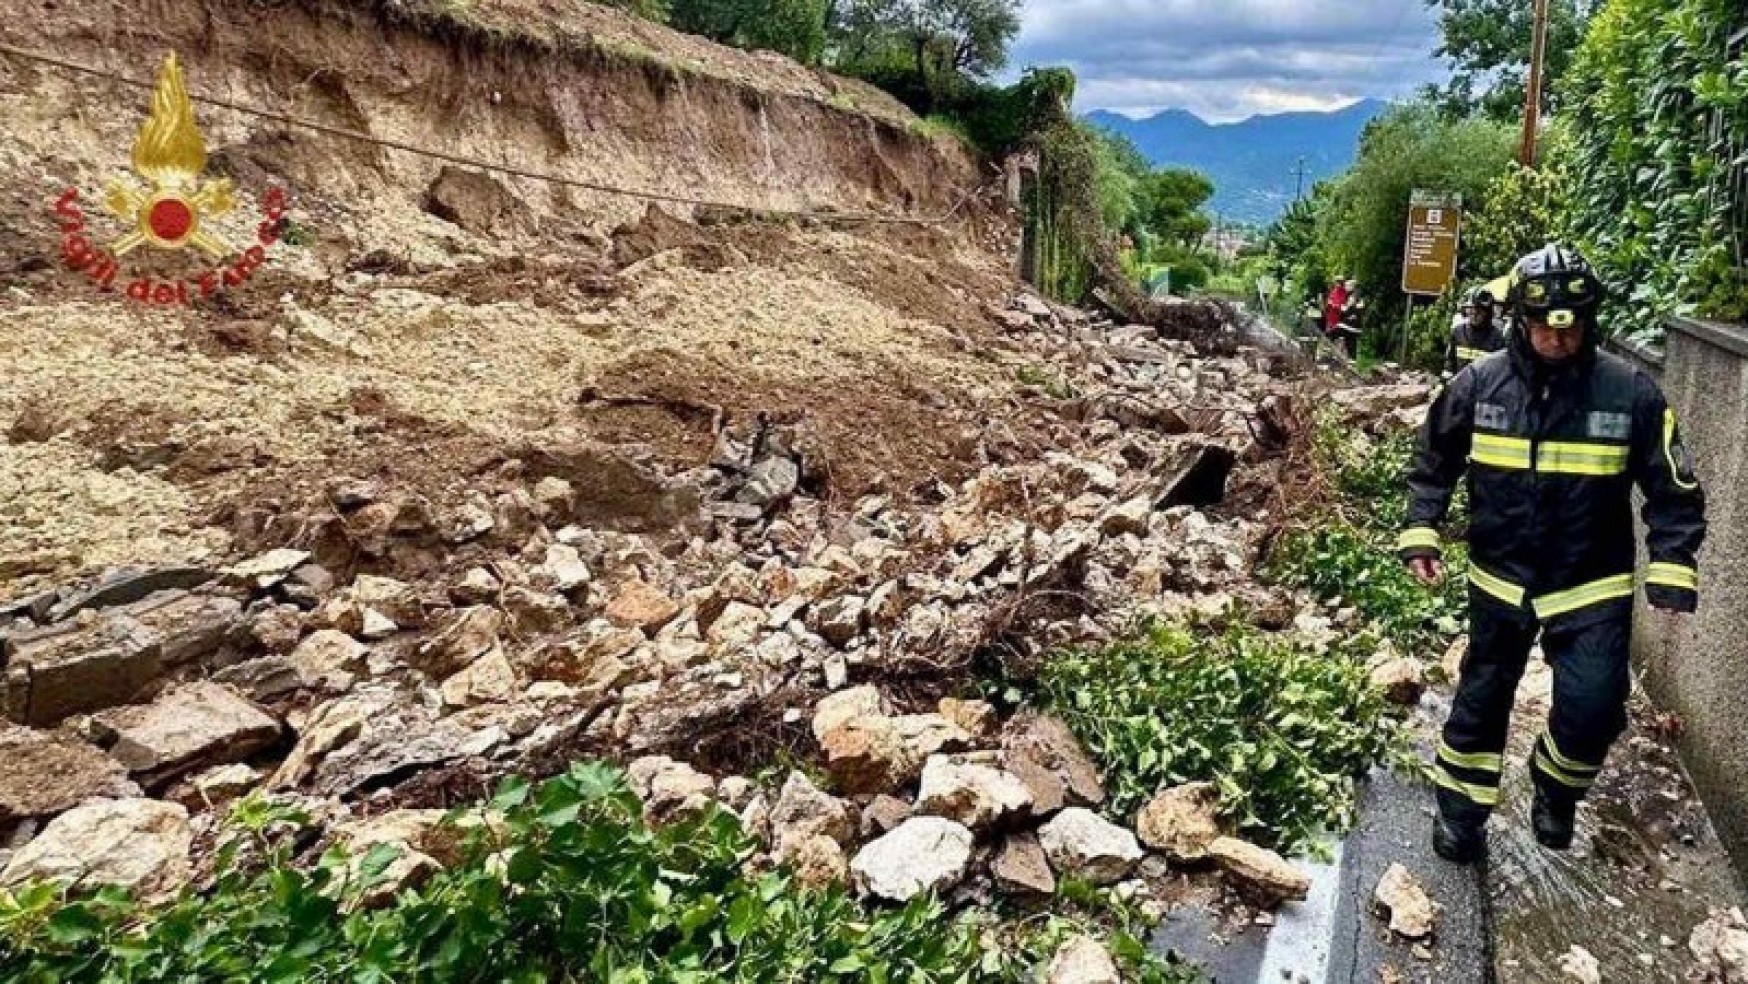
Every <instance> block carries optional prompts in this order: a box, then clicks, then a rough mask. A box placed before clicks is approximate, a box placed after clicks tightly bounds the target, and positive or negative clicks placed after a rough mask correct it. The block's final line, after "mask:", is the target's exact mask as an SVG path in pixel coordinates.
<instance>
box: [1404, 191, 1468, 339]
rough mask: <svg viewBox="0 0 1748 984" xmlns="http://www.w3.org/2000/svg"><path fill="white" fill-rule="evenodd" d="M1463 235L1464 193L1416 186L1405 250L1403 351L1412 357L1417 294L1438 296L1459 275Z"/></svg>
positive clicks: (1412, 199) (1410, 206) (1410, 204)
mask: <svg viewBox="0 0 1748 984" xmlns="http://www.w3.org/2000/svg"><path fill="white" fill-rule="evenodd" d="M1462 235H1463V196H1461V195H1445V194H1440V193H1437V192H1431V191H1421V190H1418V189H1416V190H1415V192H1414V195H1413V197H1412V198H1411V199H1410V200H1409V204H1408V241H1407V244H1406V246H1405V247H1404V249H1403V251H1402V293H1404V294H1407V295H1408V315H1407V320H1405V321H1404V322H1403V325H1402V351H1401V354H1400V356H1399V357H1398V360H1397V361H1398V362H1406V361H1407V360H1408V327H1409V325H1410V324H1412V323H1413V320H1414V299H1415V298H1416V297H1420V296H1425V297H1437V296H1438V295H1440V294H1442V293H1444V292H1445V290H1446V288H1448V287H1450V285H1451V281H1452V280H1455V279H1456V276H1457V251H1458V249H1459V247H1460V245H1461V240H1462Z"/></svg>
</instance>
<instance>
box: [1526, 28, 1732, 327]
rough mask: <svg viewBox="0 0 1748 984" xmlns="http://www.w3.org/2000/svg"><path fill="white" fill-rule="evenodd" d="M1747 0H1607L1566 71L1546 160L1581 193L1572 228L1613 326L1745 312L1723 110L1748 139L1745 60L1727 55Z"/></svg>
mask: <svg viewBox="0 0 1748 984" xmlns="http://www.w3.org/2000/svg"><path fill="white" fill-rule="evenodd" d="M1743 26H1748V13H1744V12H1743V10H1742V9H1741V0H1608V3H1607V4H1606V5H1605V6H1604V7H1603V9H1602V10H1601V11H1600V12H1599V13H1598V14H1597V15H1596V17H1595V18H1594V19H1593V20H1592V22H1591V25H1590V30H1589V33H1588V34H1587V35H1586V37H1585V39H1584V43H1583V45H1582V46H1581V47H1580V49H1579V52H1578V56H1577V59H1576V61H1575V63H1574V65H1573V67H1572V69H1571V71H1570V72H1569V74H1568V75H1567V76H1566V78H1565V79H1564V80H1563V100H1562V105H1563V106H1564V111H1563V112H1562V115H1561V117H1560V118H1559V120H1558V121H1557V126H1556V128H1555V131H1554V134H1553V138H1552V140H1551V141H1550V147H1549V155H1548V156H1549V163H1550V165H1551V166H1553V167H1555V168H1558V169H1560V170H1561V171H1562V172H1563V177H1564V179H1565V181H1566V182H1567V183H1568V185H1569V187H1570V188H1571V190H1572V195H1571V196H1570V198H1569V199H1568V201H1569V209H1568V213H1567V215H1566V217H1565V218H1566V222H1567V225H1568V226H1569V227H1570V228H1571V230H1572V231H1573V232H1574V233H1576V235H1577V237H1578V239H1579V240H1580V243H1581V245H1582V246H1583V247H1585V249H1586V250H1587V251H1588V252H1589V254H1590V255H1591V257H1592V260H1593V261H1594V262H1596V263H1597V265H1598V266H1599V267H1600V268H1601V270H1602V272H1603V275H1604V277H1605V279H1607V280H1608V281H1609V283H1610V285H1611V286H1612V287H1613V288H1614V289H1615V291H1616V296H1617V298H1618V299H1619V300H1621V301H1623V302H1624V303H1623V304H1620V305H1617V306H1616V307H1614V309H1613V313H1612V319H1611V320H1612V327H1613V328H1614V330H1616V331H1617V332H1624V333H1627V334H1632V335H1635V336H1639V337H1654V336H1656V335H1658V334H1660V332H1661V319H1662V318H1663V316H1665V315H1667V314H1670V313H1682V314H1700V315H1705V316H1709V317H1715V318H1722V319H1730V320H1742V319H1743V318H1744V317H1745V316H1748V282H1745V281H1744V278H1743V273H1742V271H1741V269H1740V268H1739V267H1738V265H1737V263H1738V257H1737V255H1736V248H1737V247H1736V246H1735V244H1734V237H1735V236H1739V235H1741V230H1733V229H1732V228H1731V221H1730V212H1731V202H1730V200H1729V194H1728V175H1729V161H1728V159H1727V158H1726V156H1725V155H1724V154H1723V153H1721V152H1720V151H1722V150H1723V148H1722V147H1720V146H1718V145H1716V144H1715V143H1714V141H1713V139H1712V130H1711V128H1712V125H1713V118H1714V115H1715V114H1718V113H1721V114H1722V116H1723V118H1724V120H1725V121H1726V124H1727V128H1728V129H1729V130H1730V131H1733V133H1734V136H1735V139H1736V141H1737V153H1741V148H1742V146H1743V144H1744V142H1748V62H1744V61H1743V60H1741V59H1738V60H1737V61H1736V62H1734V63H1730V62H1728V60H1727V57H1726V48H1727V43H1728V38H1729V36H1730V34H1731V33H1732V31H1734V30H1736V29H1739V28H1741V27H1743Z"/></svg>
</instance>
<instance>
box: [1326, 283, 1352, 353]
mask: <svg viewBox="0 0 1748 984" xmlns="http://www.w3.org/2000/svg"><path fill="white" fill-rule="evenodd" d="M1347 285H1348V281H1347V279H1346V278H1344V277H1337V278H1336V281H1335V286H1333V287H1331V288H1329V296H1328V297H1326V298H1324V300H1323V334H1324V335H1325V336H1326V337H1328V338H1331V339H1339V338H1340V337H1341V318H1342V315H1343V314H1344V313H1345V312H1346V311H1347V301H1348V288H1347Z"/></svg>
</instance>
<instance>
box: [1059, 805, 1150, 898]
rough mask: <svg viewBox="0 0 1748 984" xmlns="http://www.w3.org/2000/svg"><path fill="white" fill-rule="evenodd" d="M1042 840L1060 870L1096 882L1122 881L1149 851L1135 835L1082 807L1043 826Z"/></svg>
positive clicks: (1060, 814) (1067, 812)
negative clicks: (1143, 847)
mask: <svg viewBox="0 0 1748 984" xmlns="http://www.w3.org/2000/svg"><path fill="white" fill-rule="evenodd" d="M1038 842H1039V843H1040V844H1042V845H1043V846H1044V853H1045V855H1047V856H1048V857H1049V858H1050V864H1051V866H1052V867H1053V868H1055V869H1056V870H1057V871H1058V872H1060V873H1062V874H1065V875H1078V876H1080V877H1082V878H1086V879H1087V880H1089V881H1091V882H1092V883H1093V884H1095V885H1112V884H1115V883H1117V882H1119V881H1122V880H1123V878H1124V877H1125V876H1127V875H1128V874H1129V872H1130V871H1132V870H1134V868H1135V865H1136V864H1138V863H1140V861H1141V858H1142V857H1143V856H1144V854H1145V852H1143V851H1142V850H1141V845H1140V843H1139V842H1137V841H1136V840H1135V835H1134V834H1132V833H1130V832H1129V831H1127V830H1124V829H1123V828H1122V827H1119V826H1117V825H1116V824H1114V823H1111V822H1110V821H1108V820H1106V819H1104V818H1103V817H1101V816H1099V815H1098V814H1096V813H1094V812H1093V811H1091V810H1088V809H1086V808H1084V807H1078V806H1077V807H1072V808H1070V809H1066V810H1063V811H1062V812H1061V813H1059V814H1057V815H1056V816H1055V817H1054V818H1052V819H1051V821H1050V822H1049V823H1047V824H1045V825H1044V826H1043V827H1041V828H1039V830H1038Z"/></svg>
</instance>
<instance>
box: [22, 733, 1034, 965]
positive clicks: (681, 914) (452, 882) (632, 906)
mask: <svg viewBox="0 0 1748 984" xmlns="http://www.w3.org/2000/svg"><path fill="white" fill-rule="evenodd" d="M492 806H493V807H494V808H495V809H497V810H501V811H503V821H502V825H501V828H499V829H498V830H497V832H496V833H484V832H482V833H479V834H476V835H474V837H473V839H472V843H471V846H470V848H469V851H468V855H467V859H466V861H465V862H464V863H460V864H457V865H455V866H453V867H451V868H450V869H448V870H446V871H444V872H441V873H439V874H437V875H435V876H433V877H432V878H431V880H430V881H428V882H427V883H426V884H424V885H423V886H422V887H420V888H417V889H412V890H407V891H403V892H402V893H401V894H400V895H399V896H397V897H396V898H395V899H394V901H393V903H392V905H390V906H388V907H386V908H380V909H369V908H358V907H355V906H353V905H350V904H348V900H350V899H354V898H356V896H357V894H358V892H359V891H360V890H361V889H363V888H364V887H366V884H367V883H368V881H369V880H370V879H371V878H375V877H379V876H380V873H381V872H382V870H383V869H384V868H385V867H386V865H387V864H388V862H389V861H390V860H391V859H392V850H390V849H385V850H383V851H372V852H371V853H370V854H369V855H367V856H366V857H365V859H364V864H363V869H364V872H365V878H364V879H363V881H358V880H356V879H349V877H348V871H349V870H353V869H352V868H351V867H349V865H348V862H347V861H346V859H344V858H343V857H341V856H340V855H339V854H337V853H333V852H330V853H329V854H328V855H326V856H324V857H323V859H322V860H321V862H320V863H319V864H317V865H316V866H315V867H314V868H312V869H310V870H300V869H299V868H297V867H295V866H293V865H292V864H291V863H290V857H289V853H290V850H289V847H288V846H286V842H285V840H284V839H283V838H281V839H277V840H276V839H274V838H271V837H269V832H270V830H271V829H272V828H273V827H274V826H275V825H277V824H281V823H283V822H284V821H286V820H287V819H293V820H295V819H296V818H295V817H290V816H289V815H288V814H287V813H285V812H284V811H277V810H274V809H271V808H265V807H264V806H263V803H262V801H260V800H259V799H252V800H245V801H243V803H242V804H240V806H239V808H238V810H237V812H236V813H235V814H234V816H236V817H238V818H239V819H238V821H237V824H238V825H237V826H234V827H233V828H232V831H233V838H232V840H231V841H230V842H229V843H228V844H227V845H226V846H225V847H224V849H223V851H222V852H221V856H220V858H219V864H218V870H219V871H220V872H221V874H220V875H219V877H218V879H217V882H216V884H214V885H213V886H211V888H210V889H209V890H207V891H204V892H193V891H189V892H186V893H184V894H183V895H182V896H181V897H180V898H179V899H177V900H176V901H174V902H172V903H169V904H167V905H163V906H158V907H148V908H142V907H139V906H138V905H136V904H135V903H133V902H132V901H131V900H129V899H128V897H127V895H126V894H125V893H123V892H120V891H116V890H112V889H111V890H102V891H99V892H96V893H94V894H76V895H69V894H66V893H64V892H63V891H62V890H61V889H59V888H57V887H54V886H50V885H40V884H39V885H31V886H27V887H23V888H19V889H14V890H10V891H6V892H4V893H0V979H4V980H7V981H17V982H20V984H51V982H53V984H73V982H87V981H89V982H104V984H110V982H134V981H141V982H143V981H169V980H187V981H196V980H198V981H220V980H223V981H259V982H287V984H289V982H294V981H295V982H304V981H349V982H358V984H388V982H391V981H393V982H402V981H419V982H437V981H495V982H526V984H535V982H546V981H599V982H611V984H656V982H662V984H681V982H705V981H710V982H728V981H740V982H748V984H751V982H770V981H798V982H799V981H810V982H811V981H836V980H843V981H870V982H874V981H892V982H900V981H910V982H918V984H921V982H949V981H951V982H977V981H997V980H1003V979H1004V978H1003V977H1000V976H997V972H998V971H1000V968H1001V966H1002V962H1001V961H1000V960H995V961H988V960H986V954H985V953H984V952H983V948H982V946H981V945H980V932H979V927H978V926H977V925H976V924H975V923H974V922H972V921H970V920H965V919H960V920H949V919H948V917H947V916H946V915H945V913H944V911H943V909H942V908H941V906H940V905H939V904H938V903H936V902H933V901H930V900H918V901H916V902H914V903H912V904H910V905H908V906H906V907H904V908H902V909H897V910H887V911H872V910H869V909H867V908H865V907H863V906H862V905H860V904H858V903H856V902H854V901H852V900H851V899H849V898H848V897H846V896H845V895H844V894H843V892H842V891H839V890H833V891H829V892H823V893H815V892H809V891H803V890H801V889H799V888H798V887H797V886H796V885H795V884H794V883H793V882H792V880H791V879H790V877H789V876H788V875H787V874H785V873H782V872H773V873H768V874H762V875H761V874H754V873H750V872H749V871H748V869H747V867H746V864H745V863H746V861H747V860H748V858H749V856H750V855H751V851H752V845H751V842H750V841H749V840H748V838H747V837H746V835H745V834H743V833H742V832H741V830H740V827H739V825H738V824H737V823H736V821H735V820H734V818H733V817H732V816H730V815H728V814H725V813H721V812H713V813H711V814H709V815H707V816H704V817H701V818H698V819H697V820H694V821H691V822H687V823H682V824H679V825H675V826H669V827H664V828H660V829H650V828H648V827H646V826H644V824H643V823H642V820H641V816H640V806H639V804H638V802H637V799H636V798H635V797H634V796H633V795H632V794H631V793H630V792H629V791H628V790H627V788H626V786H625V784H624V780H623V777H622V776H621V775H620V774H619V773H618V772H616V771H614V770H612V769H610V768H607V767H605V766H602V765H599V764H580V765H577V766H574V767H572V769H571V770H570V771H569V772H568V773H566V774H564V775H562V776H559V777H558V778H555V779H552V780H549V781H546V782H543V783H540V784H539V785H531V784H529V783H527V782H524V781H520V780H512V781H509V782H507V783H505V784H504V786H503V787H502V789H501V791H500V792H499V794H498V796H497V797H496V799H495V800H494V801H493V803H492ZM482 826H483V825H482ZM251 858H253V859H254V860H253V861H251V860H250V859H251ZM986 962H987V963H989V965H990V966H991V967H992V968H993V969H992V970H988V971H986V970H984V969H983V968H984V966H985V964H986ZM1006 979H1014V980H1017V979H1018V978H1006Z"/></svg>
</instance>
